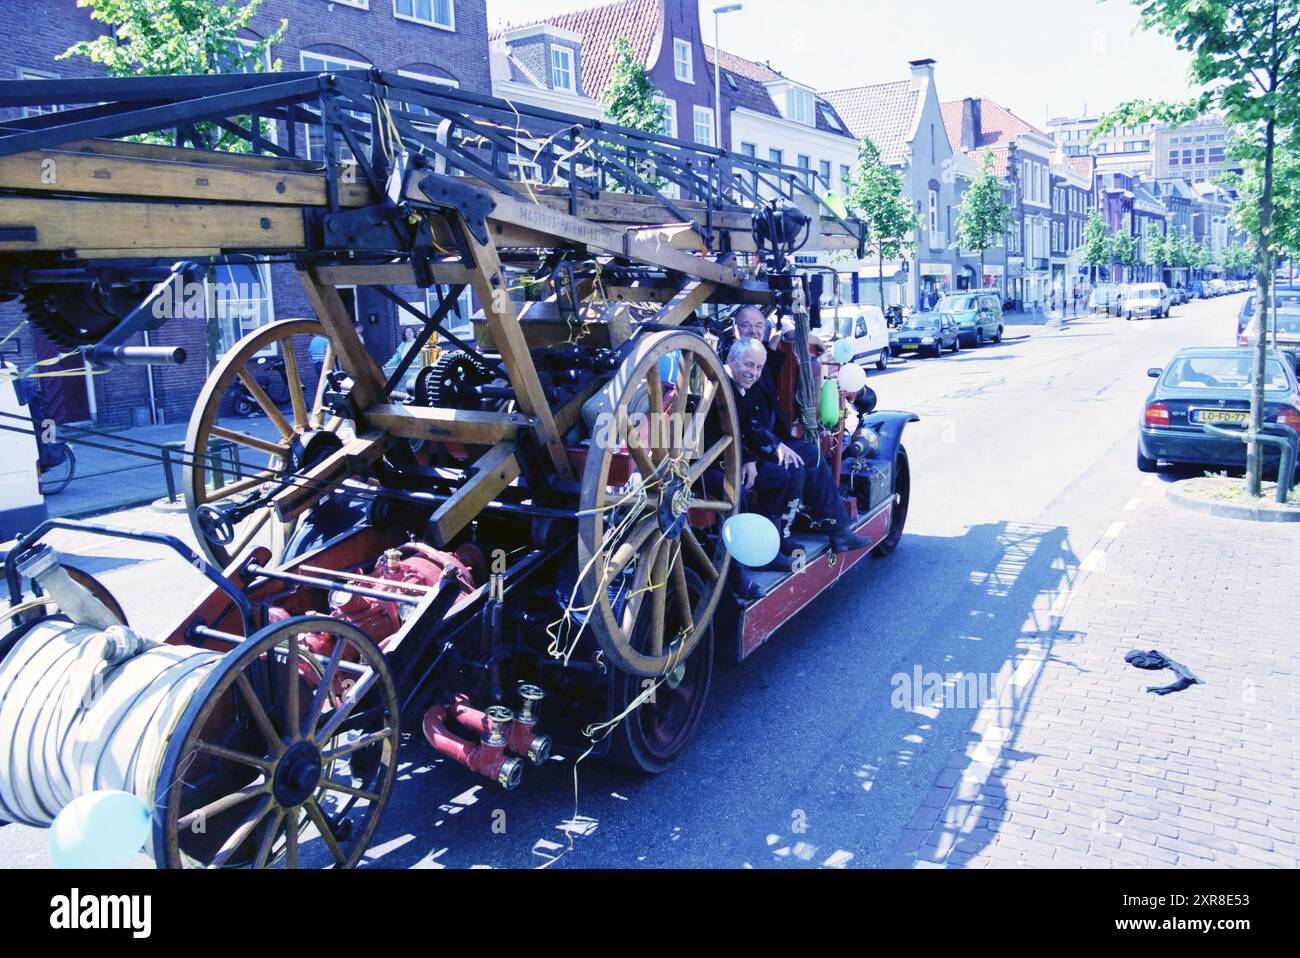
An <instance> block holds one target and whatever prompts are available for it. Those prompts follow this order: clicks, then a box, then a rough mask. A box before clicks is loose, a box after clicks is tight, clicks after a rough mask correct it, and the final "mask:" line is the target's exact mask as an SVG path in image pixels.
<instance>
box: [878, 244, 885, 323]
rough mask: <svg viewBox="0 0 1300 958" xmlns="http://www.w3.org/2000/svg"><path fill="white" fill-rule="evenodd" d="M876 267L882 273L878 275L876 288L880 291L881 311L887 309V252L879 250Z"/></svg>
mask: <svg viewBox="0 0 1300 958" xmlns="http://www.w3.org/2000/svg"><path fill="white" fill-rule="evenodd" d="M876 267H877V269H878V270H879V272H880V275H879V276H877V277H876V290H877V291H878V292H879V293H880V312H881V313H884V311H885V254H884V251H883V250H882V251H879V252H878V253H877V254H876Z"/></svg>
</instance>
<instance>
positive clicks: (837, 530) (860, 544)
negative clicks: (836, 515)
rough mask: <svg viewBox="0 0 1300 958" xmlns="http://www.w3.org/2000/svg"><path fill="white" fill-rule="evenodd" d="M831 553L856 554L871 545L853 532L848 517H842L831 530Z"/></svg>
mask: <svg viewBox="0 0 1300 958" xmlns="http://www.w3.org/2000/svg"><path fill="white" fill-rule="evenodd" d="M830 540H831V552H857V551H858V550H859V549H865V548H866V547H867V546H869V545H871V540H870V539H864V538H862V536H860V535H857V534H856V533H854V532H853V530H852V527H851V526H850V525H849V517H848V515H847V514H846V515H843V516H842V517H841V518H840V519H839V520H838V521H837V522H836V523H835V525H834V526H833V527H832V528H831V533H830Z"/></svg>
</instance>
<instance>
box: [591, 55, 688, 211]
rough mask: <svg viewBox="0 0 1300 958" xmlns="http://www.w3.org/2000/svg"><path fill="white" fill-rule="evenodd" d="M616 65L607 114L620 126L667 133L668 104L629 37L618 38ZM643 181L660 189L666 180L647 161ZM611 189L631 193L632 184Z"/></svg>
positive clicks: (603, 99)
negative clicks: (665, 131) (638, 57)
mask: <svg viewBox="0 0 1300 958" xmlns="http://www.w3.org/2000/svg"><path fill="white" fill-rule="evenodd" d="M614 56H615V60H614V68H613V70H611V71H610V79H609V84H608V86H606V87H605V92H604V93H603V94H602V95H601V102H602V103H603V104H604V107H605V116H606V117H607V118H608V119H610V120H612V121H613V122H615V123H617V124H618V125H619V126H626V127H631V128H632V129H634V130H640V131H642V132H643V133H663V132H664V122H665V120H666V119H667V116H668V107H667V106H666V105H665V104H664V101H663V99H662V98H660V97H659V95H658V93H657V91H656V90H655V85H654V81H653V80H651V79H650V74H649V73H648V72H646V68H645V64H643V63H642V62H641V61H640V60H639V59H637V56H636V54H635V53H634V52H633V51H632V44H631V43H629V42H628V39H627V37H619V38H618V39H617V40H615V41H614ZM673 135H674V136H675V135H676V134H675V133H674V134H673ZM637 172H638V173H639V175H640V176H641V178H642V179H643V180H646V181H647V182H649V183H650V184H651V185H652V186H654V187H656V188H658V187H661V186H662V185H663V180H662V178H660V177H657V176H656V175H655V170H654V163H653V161H650V160H647V161H645V162H644V163H643V164H642V165H641V167H640V169H639V170H638V171H637ZM609 189H610V191H611V192H615V193H622V192H630V191H631V186H630V185H629V186H627V187H624V186H623V185H622V184H619V183H612V184H610V186H609Z"/></svg>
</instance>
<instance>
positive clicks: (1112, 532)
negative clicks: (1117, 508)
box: [1106, 522, 1124, 539]
mask: <svg viewBox="0 0 1300 958" xmlns="http://www.w3.org/2000/svg"><path fill="white" fill-rule="evenodd" d="M1123 529H1124V523H1122V522H1112V523H1111V524H1110V528H1109V529H1107V530H1106V538H1107V539H1115V538H1117V537H1118V536H1119V534H1120V532H1122V531H1123Z"/></svg>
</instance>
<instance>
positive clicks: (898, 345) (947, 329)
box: [890, 313, 961, 357]
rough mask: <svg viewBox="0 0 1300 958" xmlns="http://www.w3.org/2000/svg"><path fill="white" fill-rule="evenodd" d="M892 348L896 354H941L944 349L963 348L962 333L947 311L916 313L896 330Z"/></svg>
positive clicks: (954, 349)
mask: <svg viewBox="0 0 1300 958" xmlns="http://www.w3.org/2000/svg"><path fill="white" fill-rule="evenodd" d="M890 348H891V350H892V351H893V353H894V355H895V356H898V355H901V354H903V353H929V354H930V355H931V356H935V357H937V356H939V355H941V354H942V352H943V350H945V349H951V350H952V351H953V352H954V353H955V352H957V351H958V350H959V349H961V335H960V333H959V331H958V329H957V323H956V321H955V320H954V319H953V318H952V317H951V316H949V315H948V314H947V313H916V314H915V315H913V316H909V317H908V319H907V322H905V323H903V325H902V326H900V327H899V328H898V329H897V330H895V331H894V338H893V342H892V343H891V344H890Z"/></svg>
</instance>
